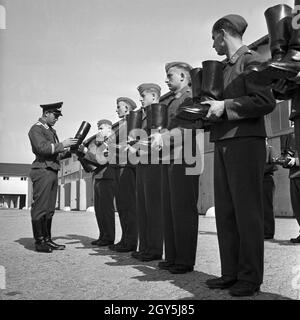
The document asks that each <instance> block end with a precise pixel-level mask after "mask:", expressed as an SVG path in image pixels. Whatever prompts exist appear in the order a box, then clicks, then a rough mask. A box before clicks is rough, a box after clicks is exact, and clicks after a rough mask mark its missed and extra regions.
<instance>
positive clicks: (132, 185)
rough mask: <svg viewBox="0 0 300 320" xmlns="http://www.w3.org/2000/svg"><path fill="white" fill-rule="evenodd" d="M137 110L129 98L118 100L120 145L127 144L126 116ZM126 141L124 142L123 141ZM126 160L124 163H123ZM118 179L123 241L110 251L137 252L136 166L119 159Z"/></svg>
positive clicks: (118, 207) (118, 202)
mask: <svg viewBox="0 0 300 320" xmlns="http://www.w3.org/2000/svg"><path fill="white" fill-rule="evenodd" d="M135 108H136V103H135V102H134V101H133V100H132V99H130V98H127V97H120V98H118V99H117V114H118V116H119V118H120V119H121V120H120V121H119V129H118V136H119V141H118V142H119V143H120V145H122V144H123V145H124V143H125V144H126V141H127V126H126V118H125V116H126V114H128V113H129V112H130V111H131V110H134V109H135ZM124 138H125V139H126V141H122V139H124ZM123 158H124V157H123ZM122 160H124V163H123V162H122ZM118 162H119V163H118V165H117V167H118V172H117V177H116V179H117V180H116V183H117V185H116V207H117V211H118V214H119V218H120V224H121V229H122V238H121V240H120V241H119V242H118V243H116V244H112V245H110V246H109V249H110V250H113V251H117V252H130V251H135V250H136V246H137V221H136V175H135V166H134V165H132V164H130V163H127V157H126V159H122V157H120V158H119V161H118Z"/></svg>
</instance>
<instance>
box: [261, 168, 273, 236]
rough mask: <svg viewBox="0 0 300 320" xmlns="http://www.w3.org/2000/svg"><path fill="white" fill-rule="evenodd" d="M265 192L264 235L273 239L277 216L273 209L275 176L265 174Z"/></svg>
mask: <svg viewBox="0 0 300 320" xmlns="http://www.w3.org/2000/svg"><path fill="white" fill-rule="evenodd" d="M263 190H264V191H263V192H264V198H263V199H264V200H263V202H264V235H265V237H273V236H274V234H275V216H274V208H273V200H274V192H275V183H274V179H273V175H270V174H265V175H264V180H263Z"/></svg>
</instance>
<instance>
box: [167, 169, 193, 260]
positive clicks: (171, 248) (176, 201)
mask: <svg viewBox="0 0 300 320" xmlns="http://www.w3.org/2000/svg"><path fill="white" fill-rule="evenodd" d="M185 169H186V167H185V165H181V164H170V165H166V164H164V165H162V206H163V207H162V210H163V228H164V229H163V230H164V241H165V259H166V260H167V261H169V262H173V263H175V264H180V265H185V266H194V264H195V260H196V250H197V238H198V210H197V201H198V190H199V175H186V170H185Z"/></svg>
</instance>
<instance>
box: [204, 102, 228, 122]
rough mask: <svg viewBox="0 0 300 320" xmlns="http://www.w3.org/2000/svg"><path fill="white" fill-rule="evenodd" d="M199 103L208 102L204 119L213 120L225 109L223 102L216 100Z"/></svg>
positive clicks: (219, 116) (220, 115)
mask: <svg viewBox="0 0 300 320" xmlns="http://www.w3.org/2000/svg"><path fill="white" fill-rule="evenodd" d="M201 104H209V105H210V108H209V109H208V112H207V115H206V117H205V118H206V119H209V120H214V119H219V118H221V117H222V115H223V113H224V111H225V102H224V101H218V100H208V101H204V102H201Z"/></svg>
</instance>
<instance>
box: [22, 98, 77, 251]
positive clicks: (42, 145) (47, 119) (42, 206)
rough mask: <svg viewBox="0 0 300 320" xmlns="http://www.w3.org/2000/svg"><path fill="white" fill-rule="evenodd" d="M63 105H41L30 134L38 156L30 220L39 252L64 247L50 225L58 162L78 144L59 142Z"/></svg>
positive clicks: (34, 173) (71, 141)
mask: <svg viewBox="0 0 300 320" xmlns="http://www.w3.org/2000/svg"><path fill="white" fill-rule="evenodd" d="M62 104H63V103H62V102H58V103H53V104H46V105H41V108H42V109H43V114H42V117H41V118H39V120H38V122H36V123H35V124H34V125H33V126H32V127H31V129H30V131H29V133H28V135H29V139H30V143H31V147H32V152H33V153H34V154H35V156H36V158H35V160H34V161H33V163H32V167H31V171H30V178H31V180H32V183H33V203H32V206H31V220H32V229H33V235H34V239H35V249H36V251H38V252H52V250H62V249H64V248H65V246H63V245H58V244H56V243H55V242H53V241H52V239H51V226H52V218H53V215H54V211H55V203H56V196H57V186H58V178H57V172H58V171H59V168H60V164H59V160H60V159H63V158H65V157H68V156H69V155H70V153H69V150H68V149H67V148H69V147H71V146H73V145H76V143H77V139H72V138H69V139H66V140H64V141H63V142H59V140H58V137H57V135H56V131H55V130H54V129H53V126H54V125H55V123H56V121H57V120H58V118H59V116H62V113H61V107H62Z"/></svg>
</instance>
